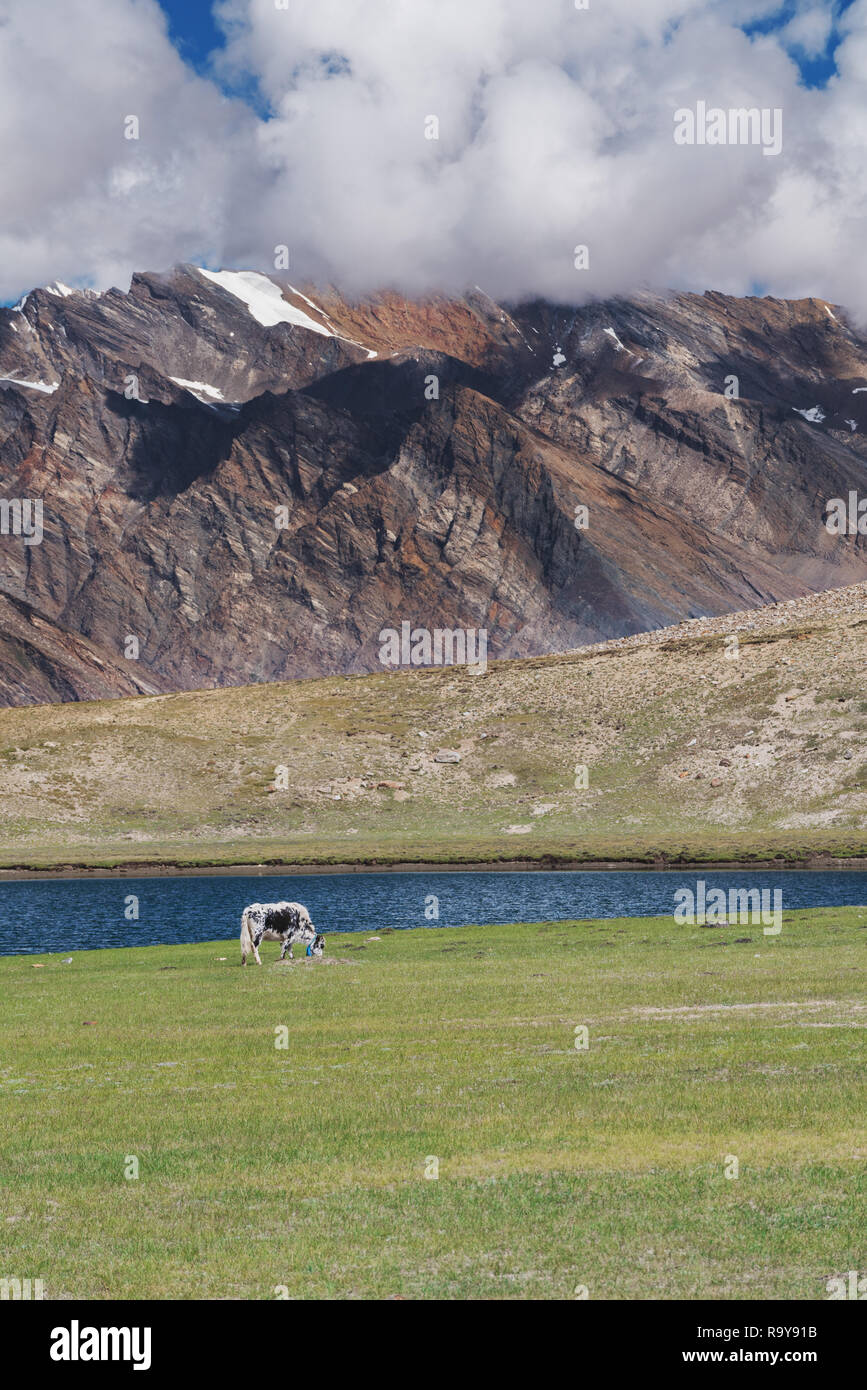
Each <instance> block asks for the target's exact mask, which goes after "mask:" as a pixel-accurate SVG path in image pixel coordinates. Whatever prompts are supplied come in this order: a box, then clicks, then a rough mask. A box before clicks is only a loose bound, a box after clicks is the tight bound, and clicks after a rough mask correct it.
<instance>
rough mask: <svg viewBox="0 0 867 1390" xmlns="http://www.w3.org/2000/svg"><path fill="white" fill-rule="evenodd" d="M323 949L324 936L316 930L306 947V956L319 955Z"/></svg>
mask: <svg viewBox="0 0 867 1390" xmlns="http://www.w3.org/2000/svg"><path fill="white" fill-rule="evenodd" d="M324 950H325V937H324V936H323V935H322V933H321V932H317V933H316V935H315V936H314V938H313V940H312V941H311V943H310V945H309V946H308V947H307V954H308V956H321V955H322V954H323V952H324Z"/></svg>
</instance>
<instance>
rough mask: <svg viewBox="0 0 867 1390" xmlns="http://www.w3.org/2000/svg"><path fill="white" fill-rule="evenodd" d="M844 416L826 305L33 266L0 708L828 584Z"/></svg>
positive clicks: (10, 415)
mask: <svg viewBox="0 0 867 1390" xmlns="http://www.w3.org/2000/svg"><path fill="white" fill-rule="evenodd" d="M733 377H736V378H737V387H738V395H737V397H731V396H727V395H726V394H725V387H726V380H727V379H729V390H730V391H731V390H732V389H733V386H732V384H731V380H730V379H731V378H733ZM433 378H436V386H437V387H438V397H436V398H433V399H430V398H429V397H431V396H432V394H433V391H434V383H433V382H432V379H433ZM800 412H806V413H807V415H806V416H805V414H803V413H800ZM807 416H809V418H807ZM865 432H867V342H865V341H863V340H862V339H861V338H859V337H858V335H857V334H856V333H855V332H854V331H853V330H852V329H851V328H850V327H849V326H848V325H847V323H846V322H845V317H844V315H843V312H842V311H841V310H839V309H837V308H834V307H833V306H827V305H825V304H824V303H823V302H822V301H818V300H802V301H797V302H781V301H776V300H767V299H762V300H757V299H749V300H739V299H731V298H727V297H725V296H723V295H719V294H707V295H704V296H696V295H678V296H673V297H670V298H662V297H659V296H651V295H640V296H635V297H632V298H629V299H622V300H616V301H612V302H609V303H606V304H603V305H593V306H590V307H588V308H585V309H581V310H575V309H563V308H557V307H556V306H552V305H550V304H544V303H535V304H528V305H523V306H520V307H514V306H513V307H509V308H505V307H503V306H500V305H498V304H495V303H494V302H493V301H491V300H489V299H488V298H487V297H486V296H485V295H484V294H483V293H482V292H481V291H474V292H473V293H472V294H471V295H469V296H468V297H467V298H466V299H465V300H460V301H454V300H428V301H425V302H422V303H412V302H407V301H405V300H403V299H401V298H399V297H397V296H393V295H383V296H380V297H378V298H376V299H373V300H370V301H365V302H363V303H360V304H355V305H350V304H347V303H345V302H344V301H342V300H341V299H340V298H339V296H337V295H336V294H334V293H330V294H327V295H319V296H318V297H317V296H316V295H315V294H314V293H313V292H311V293H310V295H309V297H305V296H304V295H302V294H299V293H298V292H297V291H295V290H292V289H291V288H288V287H283V289H282V291H281V288H280V287H279V286H278V285H277V284H276V283H275V282H273V281H270V280H266V279H265V278H264V277H261V276H254V275H234V274H232V273H225V274H224V273H220V274H217V275H210V274H208V273H206V272H202V271H199V270H196V269H195V268H193V267H183V268H179V269H177V270H175V271H173V272H172V273H170V274H168V275H165V276H160V275H141V276H137V277H136V278H135V279H134V280H133V283H132V286H131V288H130V291H129V293H128V294H122V293H120V292H119V291H116V290H111V291H109V292H108V293H106V294H102V295H96V294H94V293H92V292H88V291H83V292H69V291H67V290H66V289H65V287H62V286H60V287H52V288H49V289H45V290H36V291H34V292H33V293H32V294H30V295H28V296H27V297H26V299H25V300H24V301H23V303H22V304H21V305H20V306H18V307H16V309H15V310H0V498H5V499H34V500H35V499H42V504H43V528H44V535H43V538H42V540H41V543H40V544H26V538H25V537H23V536H19V535H14V534H7V535H2V536H0V702H2V703H6V704H23V703H30V702H37V701H46V700H57V699H61V700H67V699H84V698H96V697H100V696H113V695H124V694H133V693H136V692H139V693H148V692H153V691H169V690H179V689H195V688H202V687H212V686H221V685H235V684H242V683H250V682H255V681H263V680H271V679H276V678H287V677H294V676H308V675H318V674H326V673H347V672H358V671H364V670H371V669H374V668H376V666H377V665H378V652H379V640H378V639H379V633H380V630H381V629H382V628H384V627H399V626H400V623H401V622H402V621H409V622H411V623H412V624H413V626H419V627H426V628H434V627H475V628H486V629H487V631H488V634H489V655H491V656H508V655H527V654H540V653H545V652H550V651H555V650H562V649H564V648H568V647H572V646H576V645H578V644H581V643H585V642H590V641H597V640H600V639H603V638H607V637H612V636H622V635H625V634H627V633H631V632H637V631H641V630H644V629H647V628H651V627H657V626H660V625H663V624H669V623H673V622H677V621H679V620H680V619H683V618H686V617H690V616H695V615H698V614H705V613H707V614H721V613H725V612H729V611H734V610H738V609H743V608H745V607H754V606H756V605H757V604H761V603H765V602H772V601H775V600H780V599H786V598H791V597H794V596H797V595H799V594H803V593H805V592H808V591H810V590H820V589H825V588H829V587H836V586H840V585H844V584H850V583H853V582H856V581H858V580H860V579H862V578H863V577H864V575H865V573H867V570H865V538H864V537H863V536H860V537H859V536H832V535H829V533H828V532H827V530H826V529H825V526H824V508H825V503H826V502H827V501H828V500H829V499H830V498H833V497H846V496H847V495H848V493H849V492H850V491H851V490H856V491H858V493H859V495H860V496H862V497H863V496H865V495H867V466H865V460H867V449H865V439H867V433H865ZM577 507H586V508H587V515H586V518H585V517H584V516H583V514H581V513H579V519H582V520H585V519H586V522H587V525H586V526H585V527H582V528H581V529H577V528H576V525H575V519H576V508H577ZM131 637H132V638H135V639H136V640H137V643H138V651H139V656H138V659H137V660H132V659H129V658H128V656H127V655H126V653H127V652H129V651H130V650H131V648H130V644H129V641H128V639H129V638H131Z"/></svg>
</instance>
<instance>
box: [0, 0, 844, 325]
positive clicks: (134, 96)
mask: <svg viewBox="0 0 867 1390" xmlns="http://www.w3.org/2000/svg"><path fill="white" fill-rule="evenodd" d="M0 8H2V7H0ZM832 8H833V7H832V5H831V4H830V3H824V4H820V3H814V2H813V0H810V3H804V4H801V5H799V7H798V10H797V13H796V14H795V17H794V18H793V19H792V20H791V22H790V23H789V24H788V26H787V29H786V31H785V32H784V35H783V36H765V37H763V38H755V39H753V40H752V41H750V40H749V39H748V38H747V37H746V36H745V35H744V34H743V32H742V31H741V30H740V29H739V28H738V27H737V25H738V23H740V22H746V21H748V20H752V19H756V18H762V17H769V16H771V15H772V14H774V13H775V12H777V11H778V10H779V4H778V3H774V2H773V0H642V3H641V4H640V5H639V4H636V3H635V0H605V3H602V0H590V9H589V10H586V11H580V10H576V9H575V7H574V4H573V3H571V0H535V3H534V4H532V5H528V4H527V3H526V0H472V3H471V4H469V3H467V0H413V3H412V4H406V3H403V2H402V0H316V3H315V4H306V3H296V0H290V3H289V5H288V8H287V9H285V10H278V9H277V8H276V5H275V3H274V0H223V3H222V4H220V5H219V6H218V14H219V16H220V18H221V21H222V23H223V24H224V27H225V28H226V29H227V33H228V43H227V50H226V54H225V56H224V58H223V59H222V74H221V75H222V76H223V78H224V79H226V80H230V79H231V78H232V76H235V77H239V78H240V77H244V78H245V79H247V80H249V79H250V78H252V79H254V80H255V81H256V82H257V83H258V85H259V88H260V90H261V92H262V94H263V96H264V98H265V100H266V101H267V103H268V105H269V108H270V115H269V116H268V117H267V118H261V117H258V116H254V115H253V114H252V113H251V112H250V111H249V110H248V108H246V107H245V106H243V105H242V104H241V103H239V102H237V101H230V100H227V99H226V98H224V97H223V96H222V95H221V94H220V92H219V91H218V89H217V88H216V87H215V86H214V85H213V84H211V83H208V82H206V81H203V80H202V79H200V78H197V77H195V76H194V75H193V74H192V73H191V72H190V71H189V70H187V69H186V68H185V67H184V66H183V64H182V63H181V62H180V60H179V59H178V57H177V55H176V54H175V52H174V50H173V49H172V47H171V45H170V44H169V42H168V39H167V37H166V33H165V27H164V23H163V20H162V16H161V12H160V11H159V8H158V7H157V5H156V4H155V3H153V0H67V3H66V4H65V5H64V6H63V7H62V8H61V7H58V8H57V16H58V17H57V19H56V20H55V17H54V13H52V21H51V25H50V26H49V25H46V24H45V22H44V18H43V16H42V14H41V11H40V9H39V7H33V6H32V5H31V4H30V3H29V0H12V3H11V4H7V6H6V11H5V13H6V15H7V23H6V25H5V26H3V27H0V116H2V120H3V124H4V127H5V129H6V131H7V140H6V141H5V142H4V143H5V148H6V150H7V151H9V150H11V151H12V155H11V158H8V159H4V162H3V166H2V167H0V206H2V207H3V209H4V214H5V215H4V217H3V219H2V229H3V230H2V232H0V294H5V295H6V296H7V297H11V296H17V294H18V293H20V292H21V291H22V290H23V289H26V288H28V287H29V286H30V285H31V284H36V283H43V282H45V281H46V280H50V279H54V278H56V277H58V276H59V277H61V278H62V279H64V280H67V281H68V280H72V279H81V278H82V277H84V276H88V277H91V278H92V279H93V280H94V282H95V283H96V284H98V285H103V284H106V283H110V282H111V281H112V280H113V281H115V282H125V280H126V279H127V278H128V276H129V273H130V272H131V270H133V269H142V268H159V267H162V266H165V265H167V264H169V263H171V262H172V261H176V260H188V259H197V260H202V259H204V258H207V259H208V260H209V262H210V263H211V264H220V265H224V266H235V267H249V268H254V267H256V268H260V269H263V270H269V269H272V268H273V257H274V248H275V246H277V245H281V244H287V245H288V246H289V247H290V252H291V267H290V273H291V275H292V277H293V279H295V280H296V282H299V281H302V280H305V279H311V280H319V281H331V282H334V283H335V284H337V285H339V286H341V287H344V288H346V289H348V290H358V291H362V290H366V289H373V288H377V287H381V286H384V285H394V286H396V287H399V288H403V289H406V290H408V291H411V292H418V291H422V290H425V289H434V288H437V289H445V290H456V291H460V290H461V289H463V288H465V287H466V286H467V285H469V284H472V283H474V282H476V281H478V282H480V283H482V284H483V285H484V288H485V290H486V291H488V292H489V293H490V294H493V295H495V296H498V297H511V298H517V297H520V296H523V295H531V294H545V295H547V296H549V297H553V298H557V299H560V300H565V301H567V302H569V301H572V302H579V301H580V300H582V299H585V298H587V297H588V295H591V294H592V295H600V294H609V293H614V292H628V291H629V290H630V289H633V288H635V287H636V286H638V285H640V284H645V283H651V284H655V285H673V286H677V287H690V288H694V289H704V288H708V287H713V288H718V289H723V290H727V291H729V292H732V293H747V292H750V290H751V289H752V288H753V286H754V285H755V284H756V283H762V284H765V285H767V287H768V289H769V291H770V292H771V293H775V294H779V295H801V294H816V295H819V296H822V297H824V298H829V299H835V300H838V301H840V302H843V303H845V304H848V305H849V306H850V307H852V308H853V309H854V310H855V311H856V312H857V313H859V314H860V315H862V316H864V317H867V257H865V256H864V254H863V250H862V246H863V240H864V215H865V211H867V209H865V199H867V91H865V88H864V84H863V72H864V64H865V57H867V0H855V4H854V5H852V6H851V7H850V9H849V10H848V11H847V12H846V13H845V15H844V16H843V19H842V22H841V29H842V32H843V43H842V44H841V47H840V48H839V50H838V55H837V58H838V66H839V71H840V76H839V78H837V79H834V80H833V81H832V83H831V84H830V85H829V87H828V89H827V90H825V91H821V92H811V91H807V90H805V89H804V87H803V86H801V85H799V73H798V69H797V67H796V65H795V63H794V61H793V58H792V56H791V53H790V52H789V51H788V48H787V45H788V46H789V47H791V46H792V45H795V44H797V45H798V47H799V49H800V50H802V51H803V53H806V54H811V55H815V54H817V53H819V52H821V51H822V50H823V47H824V43H825V41H826V39H827V35H828V32H829V24H830V16H831V11H832ZM48 30H50V33H49V32H47V31H48ZM48 92H50V93H52V94H53V95H54V107H53V109H52V107H51V106H50V105H49V103H48V101H47V100H46V93H48ZM700 100H701V101H706V102H707V103H708V104H709V105H711V106H714V105H716V106H722V107H725V108H728V107H732V106H757V107H760V108H762V107H766V108H781V109H782V111H783V149H782V153H781V154H780V155H779V156H778V157H776V158H766V157H763V155H762V152H761V149H760V148H757V147H754V146H746V147H739V146H735V147H722V148H721V147H713V146H695V147H679V146H676V145H675V144H674V140H673V115H674V111H675V110H677V109H678V108H680V107H694V106H695V104H696V102H698V101H700ZM130 113H134V114H138V115H139V117H140V120H141V135H142V138H141V140H140V141H138V142H135V141H125V140H124V139H123V129H122V122H123V118H124V116H125V115H127V114H130ZM431 115H434V116H436V117H437V118H438V120H439V134H440V138H439V140H427V139H425V119H426V117H428V116H431ZM10 133H11V139H10V138H9V134H10ZM579 244H586V245H588V246H589V248H590V266H591V268H590V271H589V272H587V271H578V270H576V269H575V267H574V264H573V251H574V248H575V246H576V245H579Z"/></svg>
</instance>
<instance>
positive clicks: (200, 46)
mask: <svg viewBox="0 0 867 1390" xmlns="http://www.w3.org/2000/svg"><path fill="white" fill-rule="evenodd" d="M160 3H161V4H162V8H163V9H164V10H165V12H166V14H167V15H168V19H169V31H170V34H171V38H172V42H173V43H174V45H175V47H176V48H177V50H178V52H179V53H180V54H181V56H182V58H183V59H184V60H185V62H187V63H189V65H190V66H191V67H193V68H195V69H196V71H197V72H201V73H204V72H206V71H208V66H209V55H210V54H211V53H212V52H213V50H214V49H216V48H221V47H222V46H223V34H222V32H221V30H220V29H219V27H218V25H217V24H216V23H215V22H214V18H213V13H212V10H213V6H212V4H211V3H210V0H160ZM314 3H315V0H314ZM636 3H641V0H636ZM852 4H854V0H836V3H835V6H834V9H835V14H836V18H837V19H839V17H840V16H841V15H842V14H844V13H845V11H846V10H848V9H849V7H850V6H851V5H852ZM796 11H797V4H796V0H784V3H782V4H781V5H780V6H779V8H778V9H777V10H776V11H775V12H774V14H773V15H772V16H771V17H770V18H769V19H763V20H759V21H757V22H756V23H753V24H745V25H744V26H743V28H744V32H745V33H746V34H749V35H751V36H752V35H760V34H773V33H776V32H777V31H779V30H780V29H783V28H784V27H785V26H786V24H788V23H789V21H790V20H791V19H792V18H793V17H794V15H795V13H796ZM839 41H840V36H839V32H838V30H837V27H836V24H835V27H834V30H833V31H832V34H831V39H830V42H829V44H828V47H827V49H826V50H825V53H824V54H822V55H821V56H820V57H807V56H806V55H805V54H804V53H803V52H799V51H798V50H797V49H794V50H793V51H792V57H793V58H794V60H795V62H796V63H797V64H798V67H799V68H800V70H801V78H802V81H803V83H804V86H806V87H824V86H825V85H826V84H827V82H828V80H829V78H831V77H833V76H834V73H835V72H836V68H835V66H834V52H835V50H836V48H837V45H838V43H839ZM209 75H210V74H209ZM236 95H237V93H236ZM241 95H244V94H243V93H241ZM248 95H251V94H248ZM254 104H258V103H254Z"/></svg>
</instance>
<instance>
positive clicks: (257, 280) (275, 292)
mask: <svg viewBox="0 0 867 1390" xmlns="http://www.w3.org/2000/svg"><path fill="white" fill-rule="evenodd" d="M199 274H200V275H204V277H205V279H206V280H211V281H213V283H214V284H215V285H219V286H220V287H221V288H222V289H224V290H228V292H229V294H232V295H234V296H235V298H236V299H240V300H241V301H242V303H244V304H246V306H247V308H248V309H249V310H250V313H251V314H252V315H253V318H254V319H255V320H256V322H257V323H261V324H262V325H263V327H264V328H273V327H274V326H275V325H276V324H278V323H291V324H294V325H295V327H296V328H306V329H307V331H308V332H309V333H318V334H319V335H320V337H323V338H333V337H334V334H333V333H332V332H331V331H330V329H328V328H325V327H324V326H323V325H322V324H321V323H316V322H315V320H314V319H312V318H311V317H310V315H309V314H305V313H304V311H303V309H296V308H294V307H293V306H292V305H291V304H287V303H286V300H285V299H284V298H283V295H282V292H281V290H280V287H279V285H275V284H274V281H273V280H269V279H268V277H267V275H260V274H259V272H258V271H256V270H200V271H199Z"/></svg>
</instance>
